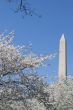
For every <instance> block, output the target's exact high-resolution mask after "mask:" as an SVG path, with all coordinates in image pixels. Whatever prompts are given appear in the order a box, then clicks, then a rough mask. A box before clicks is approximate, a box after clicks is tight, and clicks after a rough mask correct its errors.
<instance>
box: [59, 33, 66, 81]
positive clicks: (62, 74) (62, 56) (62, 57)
mask: <svg viewBox="0 0 73 110" xmlns="http://www.w3.org/2000/svg"><path fill="white" fill-rule="evenodd" d="M66 58H67V54H66V40H65V37H64V34H62V36H61V39H60V45H59V81H60V80H66V78H67V59H66Z"/></svg>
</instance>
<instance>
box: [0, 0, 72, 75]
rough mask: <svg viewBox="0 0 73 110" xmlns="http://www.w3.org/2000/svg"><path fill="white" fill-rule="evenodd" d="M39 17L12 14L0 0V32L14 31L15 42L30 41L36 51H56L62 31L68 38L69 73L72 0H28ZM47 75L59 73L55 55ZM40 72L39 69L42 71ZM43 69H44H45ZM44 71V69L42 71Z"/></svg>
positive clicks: (69, 63)
mask: <svg viewBox="0 0 73 110" xmlns="http://www.w3.org/2000/svg"><path fill="white" fill-rule="evenodd" d="M29 2H30V4H31V7H32V8H35V9H36V10H37V12H38V13H39V14H41V15H42V17H41V18H38V17H37V16H32V17H29V16H27V17H26V16H25V17H24V19H22V17H21V14H14V12H13V11H12V10H11V9H10V8H12V6H9V5H8V4H7V3H6V2H4V0H1V1H0V33H1V32H3V31H4V30H5V29H7V30H8V32H10V31H12V30H14V31H15V34H16V37H15V38H14V43H15V44H20V45H21V44H28V43H29V42H31V43H32V50H33V51H34V52H36V53H37V54H49V53H55V52H57V53H58V48H59V39H60V37H61V34H62V33H64V34H65V38H66V40H67V48H68V50H67V53H68V54H67V55H68V56H67V59H68V74H72V73H73V0H29ZM49 63H51V66H49V67H48V69H47V73H48V75H50V76H51V75H57V74H58V55H57V57H56V58H55V59H54V60H53V61H50V62H49ZM41 72H42V71H41ZM44 72H45V71H44ZM44 74H46V72H45V73H44Z"/></svg>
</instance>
